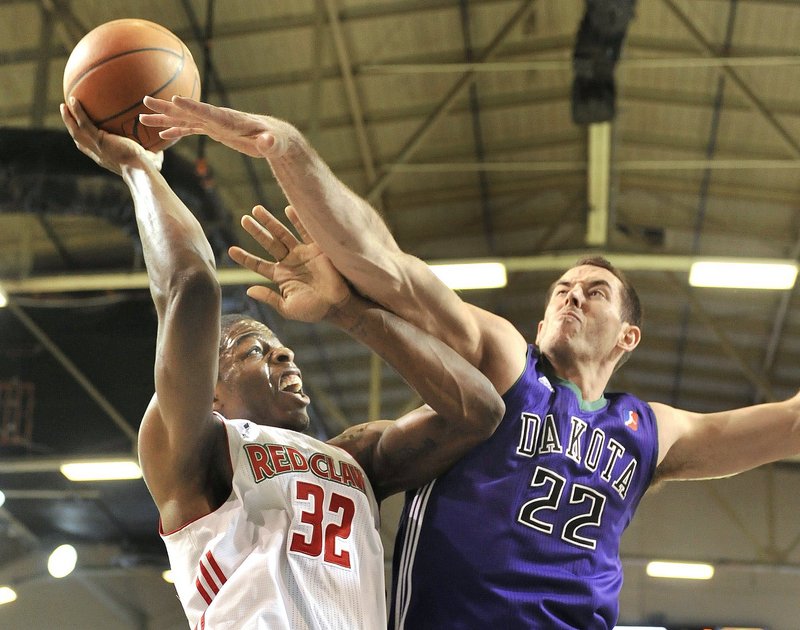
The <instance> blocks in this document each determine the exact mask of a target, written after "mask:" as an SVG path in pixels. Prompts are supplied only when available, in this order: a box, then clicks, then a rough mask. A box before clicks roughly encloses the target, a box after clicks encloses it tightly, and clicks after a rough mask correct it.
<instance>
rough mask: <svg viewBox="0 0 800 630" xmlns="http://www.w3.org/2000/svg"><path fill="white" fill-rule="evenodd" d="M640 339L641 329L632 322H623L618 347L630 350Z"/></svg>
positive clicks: (626, 350)
mask: <svg viewBox="0 0 800 630" xmlns="http://www.w3.org/2000/svg"><path fill="white" fill-rule="evenodd" d="M641 340H642V329H641V328H639V327H638V326H634V325H633V324H628V323H627V322H625V323H623V329H622V334H621V335H620V340H619V347H620V348H622V349H623V350H624V351H625V352H632V351H633V350H634V348H636V346H638V345H639V342H640V341H641Z"/></svg>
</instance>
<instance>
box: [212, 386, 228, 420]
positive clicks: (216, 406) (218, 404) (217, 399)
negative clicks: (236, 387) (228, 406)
mask: <svg viewBox="0 0 800 630" xmlns="http://www.w3.org/2000/svg"><path fill="white" fill-rule="evenodd" d="M223 407H224V405H223V404H222V396H221V393H220V384H219V382H217V386H216V387H215V388H214V402H213V403H212V405H211V409H212V410H213V411H216V412H217V413H222V408H223ZM222 415H223V416H224V415H225V414H224V413H222Z"/></svg>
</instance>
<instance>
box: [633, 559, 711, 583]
mask: <svg viewBox="0 0 800 630" xmlns="http://www.w3.org/2000/svg"><path fill="white" fill-rule="evenodd" d="M646 571H647V575H649V576H650V577H659V578H676V579H680V580H710V579H711V578H712V577H714V567H713V566H711V565H710V564H705V563H702V562H661V561H653V562H648V563H647V569H646Z"/></svg>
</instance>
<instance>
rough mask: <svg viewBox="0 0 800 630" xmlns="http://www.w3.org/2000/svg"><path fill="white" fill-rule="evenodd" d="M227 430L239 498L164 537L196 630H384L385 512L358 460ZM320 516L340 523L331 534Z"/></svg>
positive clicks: (260, 433) (305, 443) (243, 426)
mask: <svg viewBox="0 0 800 630" xmlns="http://www.w3.org/2000/svg"><path fill="white" fill-rule="evenodd" d="M220 421H221V422H223V423H224V425H225V428H226V432H227V438H228V450H229V451H230V455H231V467H232V469H233V484H232V485H233V492H231V494H230V496H229V497H228V499H227V501H225V503H224V504H223V505H222V506H221V507H219V508H218V509H217V510H215V511H214V512H212V513H211V514H208V515H206V516H204V517H202V518H201V519H199V520H197V521H194V522H192V523H189V524H188V525H186V526H185V527H182V528H180V529H179V530H177V531H175V532H171V533H168V534H164V542H165V543H166V546H167V552H168V553H169V557H170V565H171V566H172V571H173V577H174V578H175V587H176V588H177V591H178V596H179V598H180V600H181V603H182V604H183V608H184V610H185V611H186V615H187V617H188V618H189V623H190V624H191V625H192V626H193V627H198V628H199V627H209V628H215V627H218V626H219V625H220V624H221V623H224V622H226V621H228V620H232V619H235V620H237V623H238V624H239V626H238V627H243V628H249V627H258V623H259V622H260V623H262V624H264V627H266V628H269V629H270V630H302V629H305V628H326V629H330V630H336V629H339V628H364V629H372V628H382V627H383V626H384V625H385V623H386V614H385V610H384V602H385V597H384V594H383V593H382V592H381V591H380V589H379V585H381V584H383V579H384V577H383V548H382V546H381V540H380V536H379V534H378V525H379V523H378V516H379V515H378V504H377V501H376V500H375V495H374V493H373V492H372V487H371V486H370V484H369V482H367V481H366V478H365V476H364V473H363V471H362V469H361V467H360V466H359V465H358V463H357V462H356V461H355V459H353V457H351V456H350V455H349V454H348V453H346V452H345V451H343V450H342V449H340V448H337V447H335V446H331V445H330V444H325V443H322V442H320V441H319V440H316V439H314V438H312V437H309V436H307V435H305V434H302V433H298V432H297V431H289V430H286V429H278V428H274V427H266V426H261V425H257V424H254V423H253V422H250V421H247V420H225V419H223V418H222V417H221V416H220ZM319 510H322V511H326V512H330V513H331V516H332V517H333V518H332V519H331V520H330V523H329V524H328V525H327V527H326V528H325V531H324V532H323V531H322V530H321V529H320V527H319V525H318V524H317V523H316V522H315V521H316V519H317V518H318V517H319V516H320V512H319ZM315 515H316V517H315ZM287 532H289V535H288V538H287V534H286V533H287ZM320 560H322V562H320ZM198 568H199V570H198ZM227 592H234V593H241V594H242V595H244V594H246V597H236V598H233V597H226V593H227ZM212 604H213V606H212ZM330 611H335V614H330ZM312 620H313V621H312Z"/></svg>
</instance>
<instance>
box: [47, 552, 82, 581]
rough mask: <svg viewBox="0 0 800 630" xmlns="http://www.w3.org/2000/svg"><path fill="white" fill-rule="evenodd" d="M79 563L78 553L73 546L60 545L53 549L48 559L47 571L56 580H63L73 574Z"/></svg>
mask: <svg viewBox="0 0 800 630" xmlns="http://www.w3.org/2000/svg"><path fill="white" fill-rule="evenodd" d="M77 562H78V552H77V551H75V547H73V546H72V545H60V546H58V547H56V548H55V549H53V553H51V554H50V557H49V558H48V559H47V571H48V572H49V573H50V575H52V576H53V577H54V578H63V577H66V576H68V575H69V574H70V573H72V571H73V569H74V568H75V564H77Z"/></svg>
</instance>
